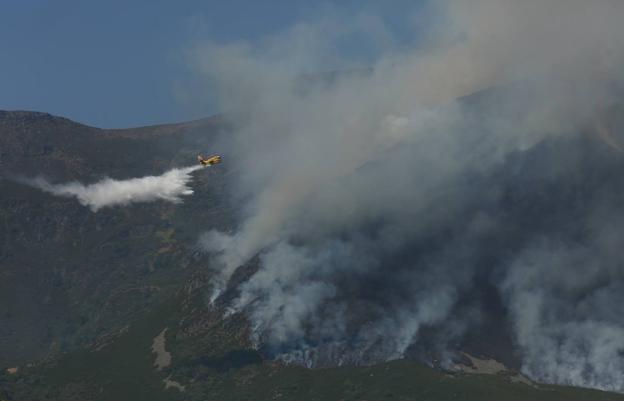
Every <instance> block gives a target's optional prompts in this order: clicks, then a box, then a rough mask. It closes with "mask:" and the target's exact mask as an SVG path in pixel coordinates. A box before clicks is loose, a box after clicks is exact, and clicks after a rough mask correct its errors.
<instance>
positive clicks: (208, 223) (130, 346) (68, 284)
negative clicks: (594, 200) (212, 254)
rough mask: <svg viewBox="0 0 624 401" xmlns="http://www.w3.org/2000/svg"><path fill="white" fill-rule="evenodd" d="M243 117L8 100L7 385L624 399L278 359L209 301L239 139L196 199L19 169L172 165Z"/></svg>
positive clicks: (127, 392) (91, 392)
mask: <svg viewBox="0 0 624 401" xmlns="http://www.w3.org/2000/svg"><path fill="white" fill-rule="evenodd" d="M227 129H228V127H227V125H226V124H225V123H224V122H223V121H221V120H220V119H218V118H214V119H207V120H201V121H197V122H193V123H187V124H179V125H167V126H156V127H146V128H138V129H128V130H99V129H96V128H91V127H86V126H83V125H79V124H76V123H73V122H71V121H68V120H66V119H62V118H57V117H53V116H50V115H47V114H41V113H27V112H0V174H1V175H2V176H3V177H5V178H6V179H2V180H0V368H1V369H2V370H1V371H0V400H12V401H17V400H20V401H22V400H37V401H39V400H41V401H44V400H63V401H75V400H102V401H109V400H115V401H123V400H129V401H135V400H206V399H209V400H251V401H256V400H273V399H279V400H296V401H303V400H373V401H379V400H430V401H438V400H475V401H477V400H479V401H487V400H496V401H500V400H505V401H513V400H518V401H520V400H548V401H557V400H583V401H588V400H589V401H591V400H596V401H599V400H613V401H615V400H624V396H619V395H614V394H608V393H602V392H596V391H589V390H581V389H573V388H565V387H556V386H546V385H539V387H533V386H530V385H528V384H523V383H516V382H513V380H512V377H511V375H510V374H508V373H505V374H502V373H501V374H498V375H467V374H450V373H446V372H441V371H437V370H432V369H429V368H426V367H424V366H422V365H420V364H418V363H415V362H409V361H395V362H391V363H387V364H381V365H377V366H372V367H365V368H350V367H344V368H332V369H315V370H310V369H304V368H300V367H286V366H282V365H280V364H277V363H274V362H271V361H266V360H263V357H262V355H260V354H259V353H258V352H256V351H255V350H253V349H252V348H251V346H250V343H249V340H248V338H249V333H248V328H247V323H246V321H245V319H244V317H243V316H234V317H232V318H229V319H226V320H224V319H223V318H222V311H221V310H219V309H218V308H211V307H209V306H207V305H206V300H205V294H206V287H207V285H208V283H209V280H210V271H209V269H208V268H207V267H208V266H207V263H208V261H207V258H206V256H205V255H204V254H202V253H201V252H199V251H198V250H197V249H196V245H195V244H196V241H197V238H198V236H199V234H200V233H201V232H203V231H205V230H208V229H210V228H218V229H227V228H228V227H231V226H232V225H233V223H234V221H233V219H234V217H235V214H234V209H236V206H235V205H234V204H233V203H232V200H231V199H228V197H227V189H228V188H227V185H226V184H227V182H228V181H229V180H230V178H229V177H230V176H231V175H235V174H236V173H237V172H236V168H237V167H236V160H235V157H228V156H229V155H227V154H225V155H224V160H225V161H224V164H222V165H220V166H219V167H218V168H214V169H204V170H201V171H198V172H196V173H195V177H194V181H193V184H192V186H193V188H194V190H195V195H194V196H192V197H188V198H186V200H185V202H184V203H183V204H180V205H172V204H169V203H165V202H154V203H141V204H135V205H131V206H128V207H123V208H112V209H102V210H100V211H98V212H97V213H92V212H91V211H90V210H89V209H88V208H86V207H83V206H81V205H79V204H78V202H77V201H76V200H74V199H63V198H58V197H53V196H51V195H48V194H44V193H42V192H40V191H38V190H36V189H33V188H29V187H27V186H24V185H22V184H19V183H17V182H15V181H14V180H12V179H13V178H16V177H18V176H19V175H22V176H27V177H32V176H35V175H45V176H46V177H47V178H49V179H50V180H52V181H54V182H66V181H71V180H80V181H81V182H84V183H90V182H94V181H97V180H98V179H100V178H102V177H103V176H104V175H108V176H110V177H113V178H129V177H135V176H142V175H147V174H160V173H162V172H164V171H165V170H167V169H169V168H171V167H174V166H186V165H189V164H192V163H194V161H195V159H194V158H195V154H196V153H197V152H198V151H200V152H206V153H209V152H214V153H221V151H220V149H219V147H218V144H219V143H222V141H224V140H227ZM164 329H167V331H166V332H165V335H164V336H165V339H166V341H165V345H164V348H166V351H167V352H169V353H170V355H171V357H172V361H171V364H170V365H169V366H166V367H164V368H163V369H162V370H158V369H157V368H156V366H155V360H156V354H155V353H154V352H153V351H152V345H153V341H154V338H155V337H157V336H158V335H159V334H160V333H162V332H163V330H164ZM11 367H19V370H18V371H17V373H9V372H7V371H5V369H6V368H11ZM165 380H169V382H168V383H169V388H166V382H165ZM171 385H173V386H171ZM176 386H183V387H184V391H181V390H180V387H176Z"/></svg>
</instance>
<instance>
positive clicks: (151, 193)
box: [20, 166, 201, 212]
mask: <svg viewBox="0 0 624 401" xmlns="http://www.w3.org/2000/svg"><path fill="white" fill-rule="evenodd" d="M200 168H201V166H192V167H185V168H173V169H171V170H169V171H167V172H165V173H164V174H162V175H158V176H146V177H140V178H130V179H127V180H114V179H112V178H105V179H103V180H101V181H99V182H96V183H94V184H88V185H84V184H81V183H79V182H70V183H66V184H51V183H49V182H48V181H47V180H46V179H44V178H41V177H38V178H34V179H22V180H20V181H21V182H23V183H25V184H28V185H30V186H33V187H35V188H39V189H40V190H42V191H45V192H48V193H50V194H53V195H56V196H62V197H66V198H72V197H73V198H76V199H78V202H80V203H81V204H82V205H84V206H88V207H89V208H90V209H91V210H92V211H93V212H97V211H98V210H100V209H101V208H104V207H111V206H124V205H129V204H131V203H139V202H153V201H155V200H165V201H168V202H173V203H178V202H180V201H181V200H182V197H183V196H188V195H191V194H192V193H193V190H192V189H191V188H190V187H189V186H188V183H189V182H190V181H191V179H192V175H191V174H192V173H193V172H194V171H197V170H199V169H200Z"/></svg>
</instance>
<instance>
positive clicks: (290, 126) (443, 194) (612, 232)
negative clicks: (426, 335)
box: [195, 0, 624, 391]
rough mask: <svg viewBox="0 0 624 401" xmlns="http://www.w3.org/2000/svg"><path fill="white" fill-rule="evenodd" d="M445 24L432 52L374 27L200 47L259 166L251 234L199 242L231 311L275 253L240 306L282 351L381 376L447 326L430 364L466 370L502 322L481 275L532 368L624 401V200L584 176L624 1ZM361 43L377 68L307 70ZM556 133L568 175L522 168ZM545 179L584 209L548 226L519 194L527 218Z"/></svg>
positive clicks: (244, 222) (452, 19)
mask: <svg viewBox="0 0 624 401" xmlns="http://www.w3.org/2000/svg"><path fill="white" fill-rule="evenodd" d="M430 12H431V13H432V19H433V20H435V21H437V24H436V26H435V27H432V29H431V32H429V33H428V34H427V36H426V38H427V40H426V41H423V42H422V43H419V45H418V47H416V48H414V49H409V48H406V46H401V45H395V44H394V43H393V40H392V34H391V33H390V31H389V30H388V29H386V27H385V26H384V23H383V21H380V20H378V19H376V18H375V17H373V16H366V15H364V14H362V15H359V16H355V17H354V18H352V19H341V18H340V17H335V16H328V17H327V18H326V19H322V20H320V21H317V22H314V23H311V22H310V23H302V24H299V25H297V26H295V27H293V28H292V29H291V30H290V31H288V32H284V33H282V34H280V35H275V36H274V37H271V38H266V39H265V40H262V41H259V42H258V43H234V44H222V45H220V44H214V43H213V44H208V45H206V46H204V47H201V48H199V49H198V50H197V53H196V59H195V61H196V65H197V67H198V68H199V69H200V70H201V71H202V72H203V73H205V74H206V76H207V79H209V80H210V81H211V82H212V84H213V85H214V87H215V88H216V90H217V92H218V93H219V95H220V100H221V102H222V108H223V109H224V110H227V111H228V112H229V113H230V116H231V118H232V119H233V120H234V121H236V123H237V127H238V128H237V130H236V132H235V134H234V137H233V138H228V140H227V141H226V143H225V144H223V146H224V147H225V148H227V149H228V151H229V153H231V154H235V155H236V158H237V162H238V163H240V165H241V168H240V173H239V174H238V175H237V176H236V181H235V182H234V183H233V184H232V185H233V187H234V196H235V197H237V198H238V199H247V200H248V201H247V203H246V205H245V210H244V211H243V212H242V215H241V222H240V226H239V227H238V229H237V230H236V231H235V232H233V233H222V232H216V231H212V232H208V233H206V234H205V235H204V236H203V237H202V239H201V243H202V245H203V246H204V247H205V249H206V250H207V251H210V252H212V253H213V255H214V260H213V262H214V263H213V265H214V266H215V270H216V272H217V278H216V279H215V283H214V285H215V289H214V292H213V294H212V299H213V301H215V302H217V300H218V297H219V296H220V295H221V294H223V292H224V291H225V289H226V287H227V283H228V281H229V280H230V278H231V277H232V275H233V274H234V272H235V271H236V269H237V268H239V267H240V266H241V265H245V264H247V263H250V261H251V260H252V258H254V257H256V256H258V259H257V260H258V271H257V272H255V273H254V274H253V275H251V277H249V278H248V279H247V280H246V281H244V282H243V283H242V284H240V285H239V287H238V293H237V295H236V296H235V298H234V299H233V300H231V301H228V304H227V305H226V306H227V307H228V308H229V310H230V312H232V313H236V312H243V313H245V314H246V315H247V316H248V317H249V319H250V321H251V325H252V332H253V336H254V340H255V341H256V344H257V345H258V347H260V348H261V349H263V350H264V351H265V352H267V353H268V354H270V355H272V356H274V357H276V358H281V359H284V360H287V361H292V362H297V363H303V364H307V365H317V366H318V365H328V364H338V365H340V364H346V363H369V362H375V361H380V360H387V359H393V358H400V357H403V356H405V355H407V354H408V353H409V352H410V350H418V349H419V341H420V336H421V331H422V329H423V328H434V329H435V330H436V332H437V333H438V335H437V339H436V343H435V344H434V345H433V346H432V348H434V349H432V350H431V352H432V353H438V355H437V356H439V357H440V358H443V359H445V358H447V359H445V360H446V361H448V358H449V357H450V356H451V353H450V352H449V351H450V350H451V349H452V346H451V344H457V343H459V342H461V339H462V337H463V335H464V333H465V332H466V331H467V330H469V328H470V327H473V326H475V325H478V323H479V321H480V320H481V319H482V317H483V314H484V313H485V312H484V311H483V300H479V299H477V300H475V299H474V298H475V297H477V295H473V294H478V291H479V290H478V286H479V283H478V282H479V280H482V279H483V277H485V280H486V281H487V284H489V285H492V286H494V287H495V288H496V291H497V293H498V296H500V299H501V300H502V302H503V303H504V308H505V310H507V311H508V316H507V317H506V318H507V321H508V324H509V326H510V327H511V328H512V335H513V340H514V344H515V346H516V347H517V352H518V354H519V355H520V359H521V363H522V369H523V372H525V373H526V374H528V375H529V376H530V377H532V378H535V379H538V380H544V381H548V382H556V383H565V384H572V385H581V386H591V387H597V388H602V389H610V390H619V391H624V379H622V377H623V376H622V372H624V360H623V358H622V352H623V350H624V344H623V343H622V340H621V339H622V338H624V320H622V318H621V317H620V316H619V315H618V314H617V313H616V312H614V311H613V307H614V305H621V304H622V303H621V301H622V299H621V295H619V294H622V291H621V287H622V286H623V285H624V280H623V279H624V277H623V276H622V275H623V272H624V269H623V268H622V267H621V266H620V265H619V264H618V263H617V257H616V253H615V252H616V250H617V249H618V248H620V247H621V245H622V244H621V240H620V239H619V238H620V237H622V236H621V235H619V234H621V229H619V228H618V225H617V224H616V222H618V221H621V220H620V219H621V218H622V217H624V215H622V212H620V210H619V209H620V208H619V206H618V203H619V201H620V200H621V197H620V195H619V192H618V191H619V188H609V187H607V188H600V187H599V186H591V187H587V186H586V185H585V183H579V182H577V181H578V180H576V179H575V178H574V176H575V175H578V176H582V177H586V178H587V177H590V178H591V176H590V175H587V173H586V171H585V169H586V168H588V166H590V167H591V164H588V163H587V162H586V161H585V159H584V157H586V156H585V153H584V152H586V150H585V148H584V147H585V146H586V144H587V142H586V141H584V138H585V136H583V135H584V134H585V133H592V132H593V130H594V128H595V127H596V121H601V120H602V119H603V118H605V115H606V114H607V110H609V109H610V108H611V107H613V104H615V103H616V98H617V91H616V89H617V87H618V86H619V85H620V84H621V83H622V75H621V71H624V69H622V68H621V67H622V66H624V63H623V62H622V61H623V60H624V58H623V57H624V53H623V52H622V50H621V48H619V46H618V43H622V40H623V39H624V30H622V29H621V28H620V23H619V16H621V15H624V14H623V12H624V3H621V2H617V1H609V0H605V1H597V2H592V3H591V5H589V4H588V3H587V2H585V1H578V0H572V1H564V0H547V1H538V0H529V1H522V2H521V1H512V0H503V1H495V0H478V1H447V2H444V4H443V5H438V6H431V9H430ZM354 35H355V36H359V37H363V38H365V39H366V40H369V41H370V42H371V43H374V44H375V46H376V52H377V54H376V59H375V61H374V63H373V68H372V69H371V70H370V71H364V72H362V73H355V74H344V75H342V76H341V75H339V74H338V76H337V77H336V79H332V82H331V83H327V82H325V81H324V80H323V79H322V77H321V79H319V80H314V79H309V80H307V81H306V80H303V81H302V80H301V79H300V77H301V74H304V73H307V72H309V71H313V70H315V69H317V68H323V67H327V66H328V65H329V66H332V67H333V68H336V69H343V68H347V69H348V68H354V67H359V66H361V63H360V62H359V61H357V60H356V61H353V60H349V59H348V58H347V59H344V58H342V57H341V54H340V51H339V49H336V48H335V47H334V46H333V44H334V43H338V42H340V41H341V40H342V39H344V37H345V36H346V37H351V36H354ZM475 93H476V95H472V96H469V97H468V98H466V97H465V96H467V95H470V94H475ZM620 95H621V94H620ZM462 97H463V98H462ZM597 136H598V137H601V136H602V137H604V133H602V131H601V132H598V133H597ZM553 141H560V142H561V143H563V144H565V146H562V147H561V148H560V149H559V150H558V151H556V152H555V151H553V152H552V153H550V154H549V155H551V156H555V157H556V160H552V159H548V158H547V159H546V160H547V161H548V160H550V161H551V163H545V166H543V165H544V163H542V164H540V163H536V164H535V165H531V164H530V163H527V164H523V163H521V162H515V161H514V160H517V158H518V157H519V156H518V155H533V157H536V158H537V157H538V156H539V155H540V154H541V153H540V152H543V149H545V147H547V146H548V145H547V144H549V143H555V142H553ZM556 143H559V142H556ZM612 146H613V145H612ZM613 147H614V148H616V146H613ZM259 155H261V156H259ZM549 157H550V156H549ZM617 157H620V155H617ZM617 157H616V160H618V159H617ZM539 160H541V159H539ZM609 160H610V159H609ZM604 163H606V164H604V165H600V166H601V168H602V169H603V170H601V171H608V168H609V167H613V166H617V162H613V163H614V164H609V163H611V162H609V163H607V162H604ZM518 166H521V167H522V169H520V170H519V172H518V171H516V170H514V168H515V169H517V168H518ZM542 167H544V168H543V170H540V168H542ZM501 171H504V172H507V171H512V172H513V171H516V172H515V173H513V174H511V173H509V174H511V175H510V177H512V178H513V180H511V179H509V177H507V176H502V178H501V174H503V173H501ZM526 177H529V179H528V181H527V182H525V181H523V180H525V178H526ZM590 178H587V179H588V180H589V179H590ZM579 180H580V179H579ZM609 183H610V184H612V185H615V184H613V181H609ZM540 185H541V186H542V187H544V188H547V189H549V190H553V189H558V188H559V186H561V187H562V188H563V189H565V190H566V191H568V190H569V193H571V194H574V193H575V192H573V190H574V191H577V192H578V193H580V194H581V195H579V199H581V200H578V201H577V202H576V203H574V202H572V203H573V204H571V205H567V203H570V201H569V200H567V199H559V198H558V197H557V196H554V195H552V196H553V199H559V200H561V201H562V209H565V210H571V212H570V213H572V212H573V213H572V215H573V218H572V217H571V216H567V217H565V216H564V217H561V216H560V215H559V214H557V213H556V210H551V209H548V208H547V206H548V207H550V204H549V203H546V202H545V201H542V200H540V199H541V198H535V199H537V200H535V202H537V204H539V205H542V206H543V208H544V210H545V211H544V213H546V215H545V216H541V215H538V214H536V213H535V212H533V211H532V210H533V209H531V208H530V207H528V206H527V207H525V206H523V205H524V204H523V203H522V202H520V201H518V202H519V204H520V206H516V207H515V209H511V211H510V209H509V208H508V207H509V201H508V198H507V197H506V196H507V194H508V193H509V192H511V193H512V194H513V193H515V192H514V191H516V192H519V193H520V194H522V195H523V196H526V197H532V196H536V195H535V193H536V192H535V191H533V188H534V186H535V187H538V188H542V187H540ZM593 190H595V191H596V193H593V192H592V191H593ZM522 191H526V193H525V192H522ZM610 191H613V193H612V192H610ZM565 193H568V192H565ZM540 202H541V203H540ZM553 202H554V201H553ZM564 204H566V205H565V207H564ZM566 208H567V209H566ZM521 212H522V213H526V214H527V215H526V216H523V217H521ZM514 213H516V214H514ZM530 213H534V214H530ZM549 224H550V225H549Z"/></svg>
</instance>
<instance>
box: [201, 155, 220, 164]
mask: <svg viewBox="0 0 624 401" xmlns="http://www.w3.org/2000/svg"><path fill="white" fill-rule="evenodd" d="M197 161H198V162H199V164H201V165H202V166H212V165H213V164H219V163H221V156H218V155H215V156H210V157H209V158H207V159H204V157H203V156H202V155H197Z"/></svg>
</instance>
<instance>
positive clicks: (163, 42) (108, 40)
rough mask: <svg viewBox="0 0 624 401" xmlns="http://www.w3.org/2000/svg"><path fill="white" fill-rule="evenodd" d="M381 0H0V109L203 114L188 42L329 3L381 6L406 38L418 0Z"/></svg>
mask: <svg viewBox="0 0 624 401" xmlns="http://www.w3.org/2000/svg"><path fill="white" fill-rule="evenodd" d="M383 3H386V2H383V1H374V0H366V1H356V0H348V1H339V2H338V1H335V2H330V1H326V2H323V3H322V4H321V2H319V1H315V0H270V1H254V0H230V1H216V0H206V1H200V0H186V1H171V0H132V1H121V0H108V1H84V0H0V5H1V12H0V109H8V110H14V109H21V110H36V111H45V112H49V113H52V114H57V115H62V116H65V117H68V118H71V119H74V120H77V121H79V122H82V123H85V124H89V125H94V126H99V127H128V126H140V125H146V124H157V123H163V122H174V121H180V120H188V119H193V118H199V117H204V116H207V115H210V114H213V113H215V112H216V111H217V110H216V108H215V106H214V105H213V102H212V100H213V98H212V97H211V95H210V93H206V92H209V91H208V90H207V89H205V88H202V87H197V85H195V81H194V79H196V78H194V75H193V72H192V68H191V66H190V63H189V61H188V57H187V54H188V51H189V49H190V48H192V47H193V46H195V45H197V44H198V43H201V42H202V41H206V40H210V41H216V42H231V41H236V40H254V39H256V38H259V37H262V36H264V35H270V34H276V33H279V32H280V31H282V30H284V29H286V28H287V27H288V26H291V25H293V24H294V23H297V22H300V21H306V20H309V19H314V18H317V17H319V16H320V15H324V14H327V13H331V14H333V15H339V16H342V17H343V18H348V17H349V16H351V15H353V14H354V13H357V12H368V13H371V14H374V15H378V16H380V17H381V18H383V19H384V20H386V21H387V22H388V24H389V26H390V27H391V29H392V30H393V31H395V34H396V35H397V36H398V37H399V38H401V37H405V38H406V40H407V38H408V37H409V36H410V35H412V34H413V29H412V28H413V27H414V25H418V24H419V23H422V21H420V22H418V21H417V19H418V18H417V14H418V13H417V11H415V8H414V3H420V2H419V1H416V2H415V1H406V0H395V1H392V2H390V5H387V4H383ZM408 11H409V12H408ZM354 46H358V44H357V43H355V44H354ZM361 46H362V49H360V50H361V51H362V52H366V48H365V46H364V45H361Z"/></svg>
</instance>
